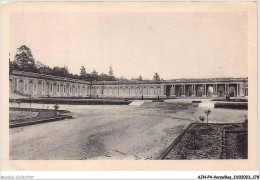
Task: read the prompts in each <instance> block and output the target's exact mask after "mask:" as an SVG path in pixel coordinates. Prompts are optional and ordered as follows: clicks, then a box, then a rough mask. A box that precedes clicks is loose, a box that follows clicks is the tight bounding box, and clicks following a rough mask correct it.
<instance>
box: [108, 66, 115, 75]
mask: <svg viewBox="0 0 260 180" xmlns="http://www.w3.org/2000/svg"><path fill="white" fill-rule="evenodd" d="M108 75H109V76H114V71H113V68H112V66H109V71H108Z"/></svg>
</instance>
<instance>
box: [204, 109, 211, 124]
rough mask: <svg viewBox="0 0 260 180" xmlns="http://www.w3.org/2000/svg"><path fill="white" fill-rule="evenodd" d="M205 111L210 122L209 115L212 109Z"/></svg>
mask: <svg viewBox="0 0 260 180" xmlns="http://www.w3.org/2000/svg"><path fill="white" fill-rule="evenodd" d="M204 113H205V114H206V115H207V123H208V122H209V119H208V117H209V114H210V113H211V110H209V109H208V110H206V111H204Z"/></svg>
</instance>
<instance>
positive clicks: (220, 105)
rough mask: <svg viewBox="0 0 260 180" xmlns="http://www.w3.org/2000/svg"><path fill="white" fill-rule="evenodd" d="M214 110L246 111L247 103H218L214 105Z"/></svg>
mask: <svg viewBox="0 0 260 180" xmlns="http://www.w3.org/2000/svg"><path fill="white" fill-rule="evenodd" d="M215 108H227V109H248V103H246V102H241V103H232V102H230V103H228V102H225V103H222V102H218V103H216V104H215Z"/></svg>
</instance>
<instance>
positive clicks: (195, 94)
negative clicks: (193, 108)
mask: <svg viewBox="0 0 260 180" xmlns="http://www.w3.org/2000/svg"><path fill="white" fill-rule="evenodd" d="M194 96H195V97H196V96H197V92H196V84H194Z"/></svg>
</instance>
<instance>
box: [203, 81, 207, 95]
mask: <svg viewBox="0 0 260 180" xmlns="http://www.w3.org/2000/svg"><path fill="white" fill-rule="evenodd" d="M202 97H207V84H204V94H203V95H202Z"/></svg>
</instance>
